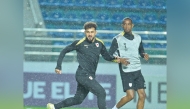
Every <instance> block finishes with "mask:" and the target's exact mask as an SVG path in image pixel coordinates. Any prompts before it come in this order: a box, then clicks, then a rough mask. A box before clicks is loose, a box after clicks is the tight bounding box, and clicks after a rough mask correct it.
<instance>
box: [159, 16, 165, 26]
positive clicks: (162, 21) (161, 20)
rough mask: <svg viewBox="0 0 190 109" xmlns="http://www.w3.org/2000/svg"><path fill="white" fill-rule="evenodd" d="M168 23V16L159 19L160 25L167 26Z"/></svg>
mask: <svg viewBox="0 0 190 109" xmlns="http://www.w3.org/2000/svg"><path fill="white" fill-rule="evenodd" d="M166 22H167V17H166V15H161V16H160V18H159V23H161V24H166Z"/></svg>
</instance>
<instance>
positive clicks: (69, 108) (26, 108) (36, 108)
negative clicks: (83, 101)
mask: <svg viewBox="0 0 190 109" xmlns="http://www.w3.org/2000/svg"><path fill="white" fill-rule="evenodd" d="M24 109H47V108H46V107H24ZM62 109H98V108H72V107H68V108H62Z"/></svg>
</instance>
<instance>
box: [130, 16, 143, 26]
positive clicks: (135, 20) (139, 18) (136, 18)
mask: <svg viewBox="0 0 190 109" xmlns="http://www.w3.org/2000/svg"><path fill="white" fill-rule="evenodd" d="M129 17H130V18H131V19H132V20H133V23H134V24H135V23H142V22H143V20H142V18H141V16H140V15H139V14H131V15H129Z"/></svg>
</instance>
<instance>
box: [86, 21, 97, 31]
mask: <svg viewBox="0 0 190 109" xmlns="http://www.w3.org/2000/svg"><path fill="white" fill-rule="evenodd" d="M89 28H95V30H96V28H97V24H96V23H95V22H86V23H85V24H84V29H85V30H86V29H89Z"/></svg>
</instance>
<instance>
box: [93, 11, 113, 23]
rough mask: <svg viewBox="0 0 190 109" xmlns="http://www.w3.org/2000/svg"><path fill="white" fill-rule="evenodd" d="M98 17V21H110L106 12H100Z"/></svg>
mask: <svg viewBox="0 0 190 109" xmlns="http://www.w3.org/2000/svg"><path fill="white" fill-rule="evenodd" d="M96 18H97V21H98V22H110V19H109V15H108V14H106V13H100V14H98V15H97V17H96Z"/></svg>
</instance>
